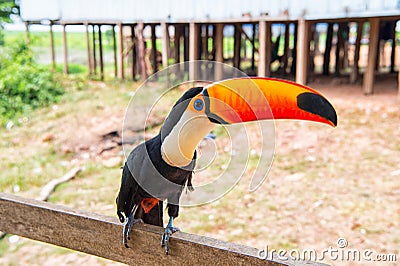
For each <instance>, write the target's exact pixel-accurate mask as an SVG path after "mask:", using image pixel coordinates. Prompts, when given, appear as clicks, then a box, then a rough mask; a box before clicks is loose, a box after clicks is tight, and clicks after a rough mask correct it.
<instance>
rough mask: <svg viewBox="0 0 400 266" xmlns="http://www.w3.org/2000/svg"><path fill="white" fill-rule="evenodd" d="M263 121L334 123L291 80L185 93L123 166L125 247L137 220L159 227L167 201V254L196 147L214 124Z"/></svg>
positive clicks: (224, 84)
mask: <svg viewBox="0 0 400 266" xmlns="http://www.w3.org/2000/svg"><path fill="white" fill-rule="evenodd" d="M126 119H130V118H129V117H127V118H126ZM132 119H133V118H132ZM267 119H300V120H309V121H315V122H320V123H324V124H327V125H330V126H332V127H335V126H336V125H337V114H336V111H335V109H334V107H333V106H332V104H331V103H330V102H329V101H328V100H327V99H326V98H325V97H324V96H323V95H322V94H321V93H319V92H317V91H315V90H313V89H311V88H309V87H306V86H303V85H300V84H297V83H295V82H291V81H286V80H280V79H274V78H263V77H246V78H232V79H226V80H222V81H218V82H214V83H211V84H209V85H206V86H204V87H194V88H191V89H189V90H187V91H186V92H185V93H184V94H183V95H182V97H181V98H180V99H179V100H178V101H177V102H176V103H175V105H174V106H173V107H172V110H171V111H170V113H169V115H168V116H167V118H166V119H165V121H164V124H163V125H162V127H161V130H160V132H159V134H158V135H156V136H155V137H153V138H151V139H149V140H147V141H145V142H143V143H141V144H139V145H138V146H137V147H136V148H134V149H133V150H132V152H131V153H130V154H129V156H128V158H127V160H126V162H125V165H124V167H123V171H122V180H121V186H120V191H119V193H118V196H117V199H116V203H117V215H118V217H119V220H120V221H121V222H122V223H123V222H125V220H126V223H125V225H124V228H123V244H124V245H125V246H126V247H129V246H128V239H130V233H131V231H132V227H133V225H134V224H135V223H137V222H144V223H147V224H152V225H157V226H163V202H164V201H167V208H168V215H169V222H168V224H167V226H166V227H165V230H164V233H163V235H162V239H161V246H163V247H165V252H166V254H168V252H169V245H168V244H169V240H170V236H171V235H172V234H173V233H174V232H176V231H177V230H179V229H178V228H177V227H175V226H173V225H172V223H173V220H174V219H175V218H176V217H178V214H179V198H180V196H181V194H182V191H183V189H184V188H185V187H186V188H187V189H188V190H190V191H192V190H193V185H192V174H193V170H194V167H195V164H196V155H197V153H196V147H197V145H198V144H199V143H200V141H201V140H202V139H203V138H204V137H205V136H206V135H207V134H209V132H210V131H212V130H213V129H214V127H215V126H216V125H218V124H234V123H244V122H251V121H257V120H267Z"/></svg>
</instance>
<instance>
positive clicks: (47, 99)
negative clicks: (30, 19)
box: [0, 41, 64, 124]
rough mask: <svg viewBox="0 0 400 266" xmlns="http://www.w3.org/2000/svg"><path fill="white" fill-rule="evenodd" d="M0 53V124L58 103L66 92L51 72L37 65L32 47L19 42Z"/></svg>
mask: <svg viewBox="0 0 400 266" xmlns="http://www.w3.org/2000/svg"><path fill="white" fill-rule="evenodd" d="M3 49H4V50H3V51H2V53H1V54H0V124H4V123H6V122H7V121H8V120H10V119H13V118H15V117H16V116H18V115H20V114H23V113H27V112H28V111H30V110H32V109H36V108H38V107H43V106H46V105H48V104H49V103H52V102H56V101H57V100H58V99H59V97H60V96H61V95H62V94H63V93H64V89H63V88H62V86H61V84H60V83H59V82H58V81H57V79H56V78H55V77H54V74H53V73H52V72H50V71H49V69H47V68H45V67H43V66H40V65H38V64H37V63H36V62H35V60H34V58H33V54H32V51H31V50H30V48H29V46H28V45H27V44H26V43H24V42H22V41H18V42H16V43H14V44H13V45H11V46H9V47H4V48H3Z"/></svg>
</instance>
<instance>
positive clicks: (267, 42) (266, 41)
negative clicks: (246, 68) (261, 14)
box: [258, 19, 272, 77]
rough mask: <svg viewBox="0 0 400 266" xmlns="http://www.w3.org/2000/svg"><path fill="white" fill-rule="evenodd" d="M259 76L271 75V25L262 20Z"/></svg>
mask: <svg viewBox="0 0 400 266" xmlns="http://www.w3.org/2000/svg"><path fill="white" fill-rule="evenodd" d="M258 36H259V37H258V43H259V47H258V76H260V77H269V76H270V75H271V46H272V44H271V24H270V23H267V21H265V20H263V19H262V20H260V22H259V26H258Z"/></svg>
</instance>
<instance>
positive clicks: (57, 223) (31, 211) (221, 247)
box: [0, 193, 321, 265]
mask: <svg viewBox="0 0 400 266" xmlns="http://www.w3.org/2000/svg"><path fill="white" fill-rule="evenodd" d="M0 230H2V231H4V232H7V233H12V234H17V235H20V236H23V237H27V238H31V239H34V240H38V241H42V242H46V243H50V244H54V245H57V246H62V247H66V248H70V249H73V250H77V251H81V252H85V253H88V254H92V255H96V256H99V257H103V258H107V259H110V260H114V261H119V262H122V263H127V264H130V265H132V264H135V265H154V264H159V265H163V264H165V265H166V264H168V265H182V264H187V265H194V264H196V265H197V264H202V265H208V264H213V265H321V264H318V263H313V262H309V261H308V262H300V261H292V260H285V261H281V260H278V259H274V260H273V261H270V260H262V259H259V258H258V257H257V254H258V250H257V249H255V248H250V247H246V246H243V245H238V244H234V243H228V242H224V241H220V240H217V239H212V238H209V237H203V236H197V235H192V234H187V233H182V232H177V233H175V234H174V235H173V236H172V237H171V242H170V255H168V256H167V255H165V253H164V249H163V248H161V247H160V239H161V234H162V230H163V229H162V228H160V227H155V226H150V225H143V224H139V225H137V226H135V228H134V229H133V231H132V235H131V240H130V242H129V245H130V246H131V247H132V248H129V249H127V248H125V247H124V246H123V245H122V224H121V223H119V222H118V220H117V219H116V218H113V217H108V216H103V215H99V214H95V213H89V212H86V211H81V210H74V209H70V208H67V207H63V206H59V205H55V204H51V203H47V202H41V201H36V200H32V199H26V198H22V197H18V196H15V195H10V194H6V193H0Z"/></svg>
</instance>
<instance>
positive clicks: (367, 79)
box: [363, 18, 379, 95]
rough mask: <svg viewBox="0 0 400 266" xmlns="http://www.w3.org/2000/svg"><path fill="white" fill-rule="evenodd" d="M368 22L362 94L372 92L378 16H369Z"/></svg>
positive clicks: (377, 39)
mask: <svg viewBox="0 0 400 266" xmlns="http://www.w3.org/2000/svg"><path fill="white" fill-rule="evenodd" d="M369 24H370V30H369V45H368V65H367V69H366V71H365V74H364V83H363V87H364V94H366V95H369V94H372V93H373V92H374V80H375V65H376V57H377V47H378V41H379V18H370V19H369Z"/></svg>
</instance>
